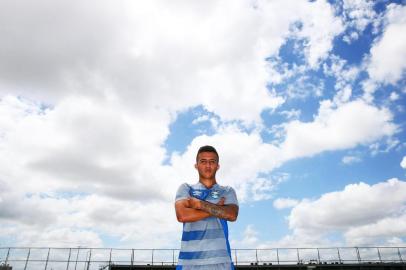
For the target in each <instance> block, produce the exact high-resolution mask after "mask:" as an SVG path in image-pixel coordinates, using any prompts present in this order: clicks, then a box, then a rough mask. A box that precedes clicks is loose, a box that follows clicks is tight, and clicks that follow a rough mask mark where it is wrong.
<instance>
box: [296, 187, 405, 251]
mask: <svg viewBox="0 0 406 270" xmlns="http://www.w3.org/2000/svg"><path fill="white" fill-rule="evenodd" d="M388 194H390V196H388ZM405 194H406V182H404V181H400V180H398V179H390V180H388V181H386V182H381V183H377V184H374V185H368V184H365V183H359V184H351V185H347V186H346V187H345V188H344V190H342V191H337V192H330V193H326V194H324V195H322V196H321V197H320V198H318V199H316V200H302V201H301V202H300V203H299V204H298V205H296V206H295V207H294V208H293V209H292V211H291V213H290V216H289V227H290V228H291V229H292V230H293V231H294V232H295V233H296V234H298V235H302V234H309V233H311V234H313V233H314V234H316V235H318V236H323V235H325V234H327V233H331V232H337V231H338V232H343V233H344V235H345V237H346V241H347V243H352V242H351V241H355V239H358V240H360V239H364V240H365V241H366V242H363V243H360V242H359V241H357V244H370V243H372V242H369V241H367V240H366V238H368V237H375V238H380V239H381V240H382V239H383V241H385V240H388V239H391V238H392V236H396V235H398V236H399V235H403V234H404V230H403V227H402V226H400V225H401V224H403V223H404V216H405V212H404V210H405V209H404V207H403V206H404V204H405V203H406V196H405ZM395 223H397V224H399V226H398V225H396V226H394V227H393V228H392V229H389V227H390V226H389V225H390V224H395ZM368 229H369V230H368ZM387 237H389V238H387Z"/></svg>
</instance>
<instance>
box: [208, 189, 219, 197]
mask: <svg viewBox="0 0 406 270" xmlns="http://www.w3.org/2000/svg"><path fill="white" fill-rule="evenodd" d="M210 196H211V197H212V198H213V199H218V198H219V197H220V192H219V191H217V190H214V191H212V192H211V193H210Z"/></svg>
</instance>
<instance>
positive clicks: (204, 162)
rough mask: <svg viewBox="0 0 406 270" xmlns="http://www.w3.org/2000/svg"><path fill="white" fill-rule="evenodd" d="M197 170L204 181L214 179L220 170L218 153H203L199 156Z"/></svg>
mask: <svg viewBox="0 0 406 270" xmlns="http://www.w3.org/2000/svg"><path fill="white" fill-rule="evenodd" d="M195 168H196V169H197V171H198V172H199V177H200V178H202V179H214V177H215V176H216V172H217V170H218V169H219V168H220V165H219V163H218V158H217V155H216V153H213V152H201V153H200V154H199V155H198V156H197V163H196V165H195Z"/></svg>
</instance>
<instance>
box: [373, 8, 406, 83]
mask: <svg viewBox="0 0 406 270" xmlns="http://www.w3.org/2000/svg"><path fill="white" fill-rule="evenodd" d="M405 18H406V7H405V6H400V5H395V4H391V5H389V6H388V11H387V14H386V20H387V25H386V27H385V29H384V33H383V35H382V37H381V38H379V39H378V40H377V41H376V42H375V43H374V44H373V46H372V48H371V58H370V63H369V65H368V68H367V70H368V74H369V76H370V78H371V79H372V80H374V81H376V82H382V83H386V84H395V83H396V82H398V81H399V79H400V78H401V77H402V75H403V74H404V71H405V69H406V64H405V63H406V50H405V49H404V48H405V47H406V37H405V35H404V34H403V33H404V32H405V31H406V19H405Z"/></svg>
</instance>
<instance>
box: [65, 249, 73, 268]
mask: <svg viewBox="0 0 406 270" xmlns="http://www.w3.org/2000/svg"><path fill="white" fill-rule="evenodd" d="M71 253H72V248H69V256H68V263H67V264H66V270H69V263H70V255H71Z"/></svg>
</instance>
